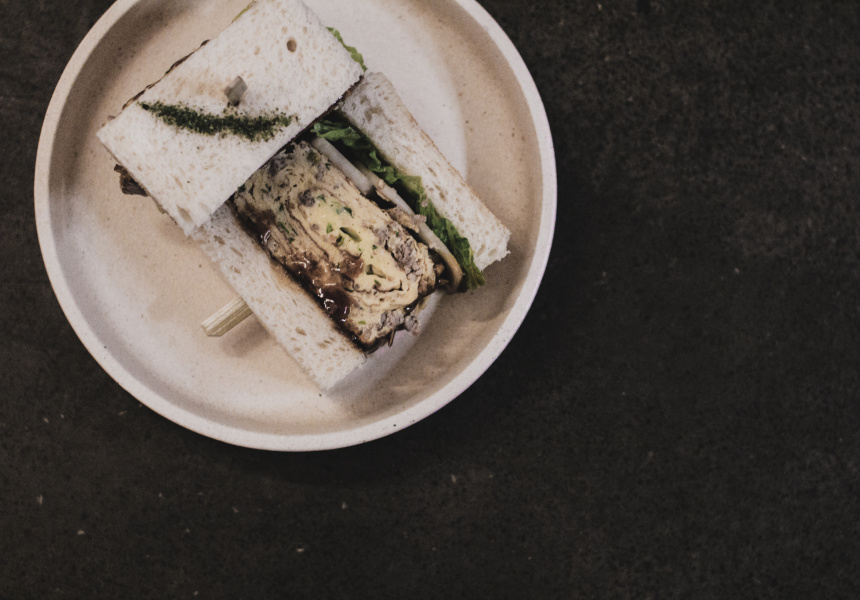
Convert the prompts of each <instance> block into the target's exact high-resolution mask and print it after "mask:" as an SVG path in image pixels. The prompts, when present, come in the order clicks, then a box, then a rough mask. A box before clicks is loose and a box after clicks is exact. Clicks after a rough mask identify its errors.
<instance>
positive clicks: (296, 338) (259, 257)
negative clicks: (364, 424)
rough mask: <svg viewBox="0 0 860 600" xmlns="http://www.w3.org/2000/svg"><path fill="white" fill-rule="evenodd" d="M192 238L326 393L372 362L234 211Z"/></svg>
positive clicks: (223, 212)
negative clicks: (262, 245) (262, 244)
mask: <svg viewBox="0 0 860 600" xmlns="http://www.w3.org/2000/svg"><path fill="white" fill-rule="evenodd" d="M190 237H191V239H193V240H194V241H195V242H197V245H198V246H199V247H200V248H201V249H202V250H203V252H204V253H205V254H206V255H207V256H208V257H209V259H210V260H211V261H212V262H214V263H215V264H216V265H218V267H219V268H220V269H221V273H222V274H223V275H224V278H225V279H226V280H227V282H228V283H229V284H230V286H231V287H232V288H233V289H234V290H235V291H236V293H237V294H239V295H240V296H241V297H242V299H243V300H245V303H246V304H247V305H248V307H249V308H250V309H251V311H253V313H254V315H256V317H257V319H258V320H259V321H260V323H262V325H263V326H264V327H265V328H266V329H267V330H268V331H269V333H271V335H273V336H274V337H275V339H276V340H277V341H278V343H280V344H281V345H282V346H283V347H284V348H285V349H286V350H287V351H288V352H289V353H290V355H292V357H293V358H294V359H295V360H296V361H297V362H298V363H299V364H300V365H301V367H302V368H303V369H304V371H305V372H306V373H308V375H310V376H311V378H312V379H313V380H314V381H315V382H316V383H317V384H318V385H319V386H320V388H322V389H327V388H330V387H331V386H333V385H334V384H335V383H337V382H338V381H340V380H341V379H343V378H344V377H346V376H347V375H348V374H349V373H351V372H352V371H353V370H355V369H356V368H358V367H359V366H360V365H361V364H362V363H363V362H364V361H365V360H366V357H365V354H364V353H363V352H362V351H361V350H359V349H358V347H356V346H355V345H354V344H353V343H352V342H351V341H350V340H349V339H347V337H346V336H345V335H344V334H343V333H342V332H341V331H340V330H339V329H338V328H337V326H336V325H335V324H334V322H333V321H332V320H331V319H330V318H329V316H328V315H327V314H326V313H325V312H324V311H323V310H322V309H321V308H320V307H319V305H318V304H317V303H316V302H315V301H314V299H313V298H312V297H311V296H310V294H308V293H307V292H306V291H305V290H304V288H302V287H301V286H300V285H299V284H298V283H296V282H295V280H293V279H292V278H291V277H290V276H289V275H287V273H286V272H285V271H284V269H283V268H281V267H280V266H278V265H276V264H275V263H274V262H273V261H272V259H271V258H270V257H269V255H268V254H267V253H266V252H265V251H263V249H262V248H260V246H259V244H257V242H256V241H255V240H254V239H253V238H252V237H251V236H250V235H248V234H247V233H246V232H245V230H244V229H243V228H242V226H241V225H240V224H239V222H238V220H237V219H236V217H235V215H234V214H233V212H232V211H231V210H230V207H229V206H226V205H225V206H222V207H221V208H219V209H218V210H217V211H216V212H215V214H214V215H212V218H211V219H209V220H208V221H207V222H206V223H204V224H203V226H202V227H200V228H198V229H196V230H194V231H193V232H192V233H191V236H190Z"/></svg>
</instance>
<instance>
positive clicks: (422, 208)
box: [313, 115, 486, 290]
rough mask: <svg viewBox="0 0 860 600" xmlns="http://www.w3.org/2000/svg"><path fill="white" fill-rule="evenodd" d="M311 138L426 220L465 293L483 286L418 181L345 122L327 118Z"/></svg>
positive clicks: (465, 247) (464, 243)
mask: <svg viewBox="0 0 860 600" xmlns="http://www.w3.org/2000/svg"><path fill="white" fill-rule="evenodd" d="M313 132H314V134H316V135H318V136H319V137H321V138H325V139H326V140H328V141H329V142H331V143H333V144H335V145H336V146H338V147H339V149H340V150H341V151H344V150H346V152H345V153H346V154H347V155H349V156H350V158H352V159H353V160H356V161H358V162H360V163H362V164H363V165H364V166H366V167H367V168H368V169H370V170H371V171H373V172H374V173H376V174H377V175H378V176H379V178H380V179H382V180H383V181H384V182H385V183H387V184H388V185H390V186H391V187H393V188H394V189H396V190H397V192H398V193H399V194H400V195H401V196H402V197H403V199H404V200H406V202H407V203H408V204H409V206H411V207H412V210H414V211H415V212H416V213H418V214H419V215H422V216H424V217H425V218H426V219H427V226H428V227H429V228H430V229H431V231H433V233H435V234H436V235H437V236H438V237H439V239H440V240H441V241H442V243H443V244H445V246H446V247H447V248H448V249H449V250H450V251H451V254H453V255H454V258H456V259H457V262H458V263H459V264H460V268H462V269H463V281H464V283H465V286H466V288H467V289H470V290H473V289H475V288H477V287H480V286H482V285H484V283H486V280H485V279H484V274H483V273H481V270H480V269H479V268H478V266H477V265H476V264H475V256H474V253H473V251H472V247H471V245H470V244H469V240H467V239H466V238H465V237H463V236H462V235H460V233H459V232H458V231H457V228H456V227H454V224H453V223H451V221H449V220H448V219H446V218H445V217H443V216H442V215H440V214H439V212H438V211H437V210H436V207H435V206H433V203H432V202H431V201H430V199H429V198H428V197H427V192H426V191H425V190H424V184H423V183H422V182H421V177H418V176H416V175H405V174H403V173H400V172H399V171H398V170H397V169H395V168H394V167H393V166H391V165H389V164H388V163H387V162H385V161H384V160H383V159H382V158H381V157H380V156H379V153H378V152H377V150H376V148H375V147H374V145H373V143H372V142H371V141H370V140H369V139H367V137H366V136H365V135H364V134H363V133H361V132H360V131H358V130H357V129H355V128H354V127H352V126H351V125H350V124H349V123H347V122H345V121H339V120H336V119H334V118H332V116H331V115H330V116H329V118H327V119H323V120H320V121H317V122H316V123H314V126H313Z"/></svg>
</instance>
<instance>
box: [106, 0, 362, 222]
mask: <svg viewBox="0 0 860 600" xmlns="http://www.w3.org/2000/svg"><path fill="white" fill-rule="evenodd" d="M361 74H362V69H361V67H360V66H359V65H358V64H357V63H356V62H355V61H354V60H353V59H352V57H351V56H350V54H349V53H348V52H347V51H346V50H345V49H344V48H343V47H342V46H341V44H340V43H339V42H338V41H337V39H335V37H334V36H333V35H332V34H331V33H330V32H329V31H328V30H327V29H326V28H325V27H324V26H323V25H322V24H321V23H320V22H319V19H318V18H317V17H316V15H314V13H312V12H311V10H310V9H309V8H308V7H307V6H305V5H304V4H303V3H302V2H301V1H300V0H256V2H253V3H252V4H251V5H250V6H249V7H248V9H247V10H246V11H245V12H243V13H242V14H241V15H240V16H239V17H238V18H237V19H236V20H235V21H234V22H233V23H232V24H231V25H230V26H228V27H227V28H226V29H225V30H224V31H223V32H222V33H221V34H219V35H218V36H217V37H215V38H214V39H213V40H211V41H210V42H209V43H207V44H206V45H204V46H202V47H201V48H200V49H199V50H197V51H196V52H195V53H193V54H192V55H191V56H189V57H188V58H187V59H186V60H185V61H184V62H182V63H181V64H179V65H177V66H176V68H174V69H173V70H171V71H170V72H169V73H168V74H166V75H165V76H164V78H162V79H161V80H160V81H159V82H158V83H156V84H155V85H154V86H153V87H151V88H149V89H147V90H146V91H145V92H144V93H143V95H142V96H140V98H138V99H137V101H135V102H133V103H131V104H130V105H129V106H128V107H127V108H125V109H124V110H123V111H122V112H121V113H120V114H119V115H118V116H117V117H116V118H115V119H113V120H111V121H109V122H108V123H107V124H106V125H105V126H104V127H103V128H102V129H101V130H99V132H98V134H97V135H98V138H99V139H100V140H101V142H102V143H103V144H104V145H105V146H106V147H107V149H108V150H109V151H110V152H111V154H113V156H114V158H115V159H116V160H117V161H118V162H119V163H120V164H121V165H122V166H123V167H125V169H126V170H127V171H128V172H129V174H130V175H131V177H132V178H133V179H134V180H135V181H136V182H137V183H139V184H140V185H141V187H142V188H143V189H144V190H145V191H146V192H147V193H148V194H149V195H150V196H151V197H152V198H154V199H155V200H156V202H158V203H159V205H160V206H161V207H162V208H163V209H164V210H165V211H166V212H167V213H168V214H169V215H170V216H171V217H172V218H173V220H174V221H176V222H177V223H178V224H179V225H180V226H181V227H182V229H183V231H184V232H185V233H186V235H188V234H189V233H190V232H191V230H192V229H194V228H195V227H197V226H199V225H201V224H203V223H204V222H205V221H206V220H207V219H208V218H209V217H210V216H211V215H212V213H213V212H214V211H215V210H216V209H217V208H218V207H219V206H221V204H223V203H224V202H225V201H226V200H227V199H228V198H229V197H230V195H231V194H232V193H233V192H235V191H236V189H237V188H238V187H239V186H240V185H242V183H244V182H245V180H246V179H247V178H248V177H249V176H250V175H251V174H252V173H253V172H254V171H255V170H256V169H257V168H258V167H259V166H260V165H262V164H263V163H264V162H266V160H268V159H269V158H270V157H271V156H272V155H274V154H275V152H276V151H277V150H278V149H279V148H281V147H282V146H284V145H285V144H286V143H287V142H289V141H290V140H291V139H293V138H294V137H295V136H296V135H297V134H298V133H299V132H301V131H302V130H303V129H305V127H307V126H308V125H309V124H310V123H312V122H313V121H314V120H315V119H316V118H317V117H319V116H320V115H321V114H322V113H324V112H325V111H326V110H328V109H329V108H330V107H331V106H332V105H333V104H335V103H336V102H337V101H338V99H340V98H341V96H343V94H344V93H345V92H346V91H347V90H349V88H350V87H351V86H352V85H353V84H354V83H355V82H356V81H357V80H358V79H359V77H360V76H361ZM236 77H241V78H242V79H243V80H244V81H245V83H246V84H247V86H248V89H247V92H246V93H245V94H244V96H243V97H242V100H241V102H240V103H239V105H238V106H236V107H234V108H231V109H230V114H235V115H238V116H240V117H242V116H243V117H257V116H267V115H268V116H271V115H281V116H288V117H290V119H291V120H290V122H289V124H288V125H286V126H281V127H279V128H277V129H276V130H275V131H274V135H273V136H272V137H271V138H270V139H262V140H256V141H252V140H249V139H247V138H245V137H242V136H239V135H233V134H227V133H222V134H215V135H206V134H202V133H197V132H195V131H192V130H190V129H188V128H184V127H178V126H176V125H171V124H168V123H166V122H165V121H164V120H163V119H161V118H159V117H158V116H156V114H155V113H153V112H151V111H148V110H146V109H144V108H143V107H142V106H141V103H146V104H148V105H150V106H152V105H156V104H158V103H162V104H164V105H171V106H176V105H183V106H187V107H189V108H191V109H193V110H194V111H196V112H199V113H203V114H206V115H222V114H223V111H224V110H225V108H227V105H228V101H227V96H226V95H225V93H224V90H225V88H227V87H228V86H229V85H230V83H231V82H233V81H234V80H235V79H236Z"/></svg>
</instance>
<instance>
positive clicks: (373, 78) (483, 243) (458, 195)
mask: <svg viewBox="0 0 860 600" xmlns="http://www.w3.org/2000/svg"><path fill="white" fill-rule="evenodd" d="M338 110H339V111H340V112H341V113H342V114H343V115H344V116H345V117H346V118H347V119H349V121H350V122H352V124H353V125H355V126H356V127H357V128H358V129H360V130H361V131H362V133H364V134H365V135H366V136H367V137H368V138H369V139H370V141H371V142H373V145H374V146H376V149H377V150H379V152H380V154H382V156H383V157H384V158H385V160H386V161H388V162H389V163H390V164H391V165H393V166H394V167H396V168H397V169H399V170H400V171H401V172H403V173H405V174H407V175H418V176H420V177H421V181H422V183H423V185H424V189H425V191H426V192H427V196H428V198H430V201H431V202H432V203H433V205H434V206H435V207H436V209H437V210H438V211H439V213H440V214H441V215H442V216H444V217H446V218H447V219H448V220H450V221H451V222H452V223H453V224H454V226H455V227H456V228H457V231H458V232H459V233H460V235H462V236H463V237H465V238H466V239H468V240H469V244H470V245H471V246H472V251H473V252H474V254H475V264H476V265H477V266H478V268H479V269H481V270H483V269H484V268H486V267H487V266H488V265H489V264H491V263H493V262H494V261H497V260H500V259H501V258H503V257H504V256H505V255H506V254H507V253H508V249H507V245H508V240H509V239H510V237H511V232H510V231H509V230H508V228H507V227H505V226H504V225H503V224H502V223H501V222H500V221H499V220H498V219H497V218H496V217H495V215H493V213H492V212H490V209H488V208H487V207H486V205H485V204H484V203H483V202H481V200H480V199H479V198H478V196H476V195H475V192H474V191H472V189H471V188H470V187H469V185H468V184H467V183H466V182H465V181H464V179H463V177H462V176H461V175H460V173H458V172H457V170H456V169H455V168H454V167H453V166H451V164H450V163H449V162H448V160H447V159H446V158H445V157H444V156H443V155H442V153H441V152H440V151H439V149H438V148H437V147H436V144H434V143H433V140H431V139H430V136H428V135H427V134H426V133H425V132H424V130H423V129H421V126H420V125H418V123H417V121H416V120H415V118H414V117H413V116H412V113H410V112H409V109H407V108H406V105H404V104H403V101H402V100H401V99H400V96H398V95H397V91H396V90H395V89H394V86H393V85H392V84H391V82H390V81H389V80H388V78H387V77H385V75H383V74H381V73H366V74H365V76H364V78H363V79H362V80H361V82H360V83H359V84H358V85H357V86H355V88H353V91H352V92H350V93H349V95H347V96H346V98H344V99H343V101H342V102H341V104H340V105H339V106H338Z"/></svg>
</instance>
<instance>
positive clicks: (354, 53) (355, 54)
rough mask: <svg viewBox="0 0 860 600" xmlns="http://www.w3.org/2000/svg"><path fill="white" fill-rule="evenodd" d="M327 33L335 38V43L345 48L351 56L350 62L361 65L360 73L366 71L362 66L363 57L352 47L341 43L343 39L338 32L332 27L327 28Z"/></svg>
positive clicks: (363, 65)
mask: <svg viewBox="0 0 860 600" xmlns="http://www.w3.org/2000/svg"><path fill="white" fill-rule="evenodd" d="M328 30H329V31H331V33H332V35H333V36H334V37H336V38H337V41H339V42H340V43H341V45H342V46H343V47H344V48H346V51H347V52H349V53H350V54H351V55H352V60H354V61H355V62H357V63H358V64H360V65H361V70H362V71H367V67H366V66H365V64H364V57H363V56H362V55H361V53H360V52H359V51H358V50H356V49H355V48H354V47H353V46H347V45H346V42H344V41H343V37H342V36H341V35H340V32H339V31H338V30H337V29H335V28H334V27H329V28H328Z"/></svg>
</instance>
